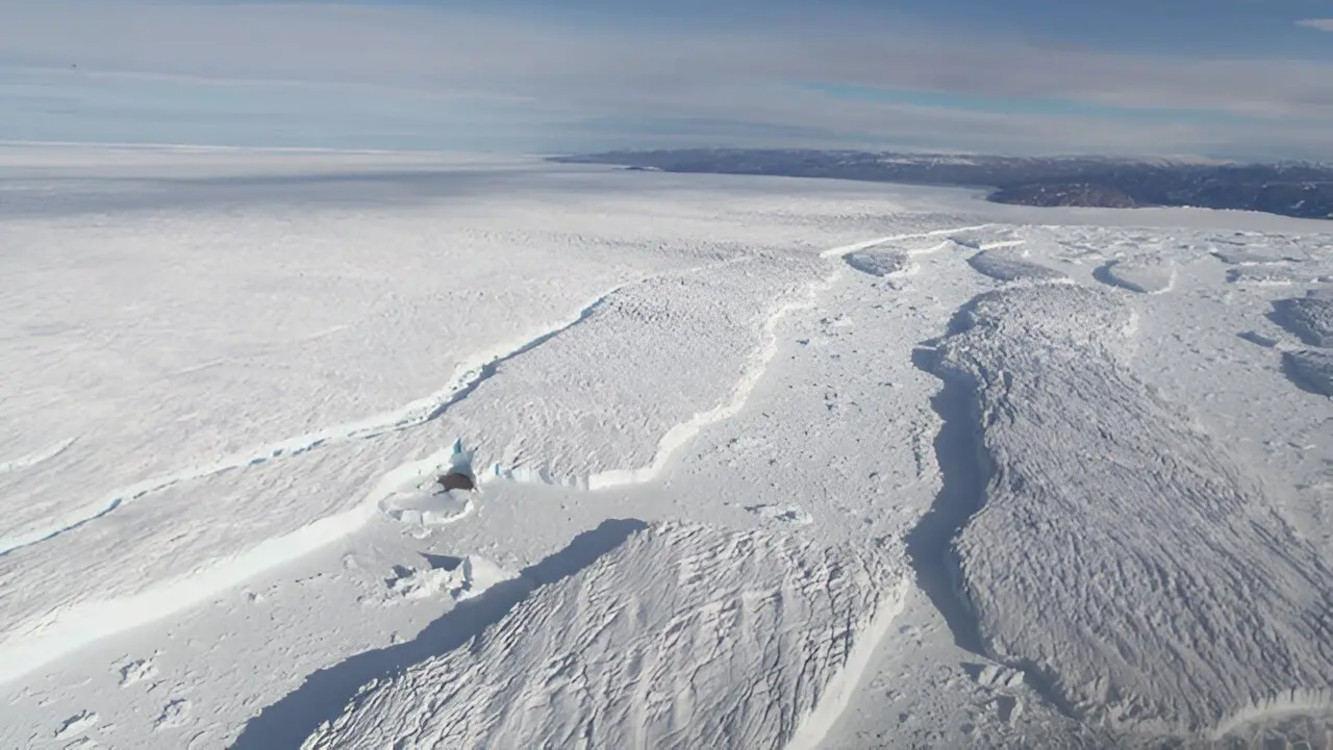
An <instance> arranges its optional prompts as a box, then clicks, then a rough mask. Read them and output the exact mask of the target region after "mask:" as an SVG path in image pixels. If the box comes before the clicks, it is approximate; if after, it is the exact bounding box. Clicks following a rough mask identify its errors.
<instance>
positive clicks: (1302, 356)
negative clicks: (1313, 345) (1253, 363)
mask: <svg viewBox="0 0 1333 750" xmlns="http://www.w3.org/2000/svg"><path fill="white" fill-rule="evenodd" d="M1282 364H1283V367H1284V368H1285V369H1286V371H1287V374H1288V376H1289V377H1290V378H1291V379H1292V381H1293V382H1295V383H1296V384H1297V385H1299V386H1301V387H1302V388H1305V389H1306V390H1309V391H1311V392H1314V393H1318V394H1321V395H1324V396H1333V351H1328V350H1319V349H1303V350H1299V351H1290V352H1283V353H1282Z"/></svg>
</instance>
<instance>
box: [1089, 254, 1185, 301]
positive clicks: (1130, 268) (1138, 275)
mask: <svg viewBox="0 0 1333 750" xmlns="http://www.w3.org/2000/svg"><path fill="white" fill-rule="evenodd" d="M1097 270H1098V271H1099V272H1100V273H1101V275H1100V276H1099V277H1098V278H1099V280H1101V281H1104V282H1105V283H1107V284H1111V285H1113V286H1118V287H1122V288H1124V289H1128V290H1130V291H1131V292H1139V293H1141V294H1161V293H1162V292H1169V291H1171V287H1172V286H1174V285H1175V283H1176V269H1175V267H1174V266H1172V265H1171V264H1170V263H1169V262H1167V261H1164V260H1163V259H1162V258H1161V257H1160V256H1149V257H1147V258H1134V259H1120V260H1113V261H1111V262H1110V263H1107V264H1106V265H1105V266H1102V267H1101V268H1099V269H1097Z"/></svg>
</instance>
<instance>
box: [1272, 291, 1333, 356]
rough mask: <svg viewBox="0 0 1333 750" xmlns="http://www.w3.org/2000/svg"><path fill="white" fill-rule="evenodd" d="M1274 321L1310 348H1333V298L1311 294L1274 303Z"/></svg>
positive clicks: (1315, 293)
mask: <svg viewBox="0 0 1333 750" xmlns="http://www.w3.org/2000/svg"><path fill="white" fill-rule="evenodd" d="M1273 319H1274V320H1275V321H1277V322H1278V323H1279V324H1280V325H1281V326H1282V327H1283V328H1286V329H1287V330H1288V331H1291V332H1292V333H1294V334H1296V335H1297V336H1299V337H1300V338H1301V340H1302V341H1304V342H1305V343H1307V344H1309V345H1310V346H1333V296H1329V295H1325V294H1319V293H1317V292H1311V293H1310V294H1307V295H1306V296H1304V297H1295V298H1292V299H1280V300H1278V301H1276V302H1274V303H1273Z"/></svg>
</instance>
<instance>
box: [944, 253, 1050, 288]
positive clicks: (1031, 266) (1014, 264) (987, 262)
mask: <svg viewBox="0 0 1333 750" xmlns="http://www.w3.org/2000/svg"><path fill="white" fill-rule="evenodd" d="M967 262H968V263H970V264H971V265H972V267H973V268H975V269H976V270H977V271H978V272H979V273H983V274H985V275H987V276H989V277H991V278H993V279H997V280H999V281H1017V280H1020V279H1022V280H1027V281H1059V280H1064V279H1066V278H1067V277H1066V276H1065V275H1064V274H1063V273H1060V272H1059V271H1057V270H1056V269H1054V268H1049V267H1047V266H1043V265H1041V264H1040V263H1033V262H1032V261H1029V260H1024V259H1023V258H1022V257H1021V256H1020V255H1019V254H1017V253H1015V252H1011V251H1005V250H983V251H981V252H979V253H977V254H976V255H973V256H972V257H971V258H968V259H967Z"/></svg>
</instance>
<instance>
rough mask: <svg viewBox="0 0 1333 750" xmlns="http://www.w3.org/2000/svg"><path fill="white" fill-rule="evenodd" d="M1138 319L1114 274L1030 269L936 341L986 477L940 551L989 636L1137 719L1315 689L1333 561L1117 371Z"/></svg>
mask: <svg viewBox="0 0 1333 750" xmlns="http://www.w3.org/2000/svg"><path fill="white" fill-rule="evenodd" d="M1132 322H1133V315H1132V313H1131V311H1130V309H1129V308H1128V307H1127V306H1126V305H1124V304H1123V302H1122V301H1120V300H1119V299H1118V298H1117V297H1116V295H1114V294H1113V293H1111V292H1109V291H1106V290H1102V289H1097V288H1085V287H1080V286H1074V285H1037V286H1030V287H1023V288H1015V289H1004V290H999V291H996V292H992V293H988V294H984V295H982V296H981V297H979V298H977V299H976V300H974V301H973V303H972V304H970V305H969V306H968V308H966V309H965V311H964V312H963V313H961V314H960V316H959V318H958V320H957V321H955V326H954V330H955V333H954V334H953V335H951V336H949V337H948V338H946V339H945V340H944V341H943V342H942V344H941V347H940V351H939V356H938V360H937V361H936V363H935V365H934V368H935V371H936V372H937V374H939V375H940V376H941V377H943V378H945V379H946V380H948V381H950V382H952V383H954V384H955V385H957V386H960V387H964V388H966V389H968V390H970V391H971V392H972V393H973V395H974V403H973V405H972V406H973V416H974V418H975V419H976V420H977V428H978V443H977V446H978V450H979V455H978V459H979V460H978V464H977V465H978V467H979V470H981V471H984V472H986V473H987V475H986V477H985V478H986V479H987V480H988V483H987V484H986V489H985V496H984V499H983V502H982V504H981V508H980V510H979V511H978V512H976V514H975V515H974V516H972V518H971V519H970V520H969V521H968V522H967V524H966V525H965V526H964V527H963V528H962V530H961V531H960V533H959V534H958V536H957V537H956V539H955V540H954V547H953V550H952V552H953V554H952V556H951V560H952V561H953V562H954V563H956V565H957V567H958V573H959V580H960V585H961V588H962V592H963V594H964V596H965V598H966V600H967V601H968V602H969V604H970V607H971V609H972V612H973V614H974V616H975V618H976V621H977V625H978V629H979V631H980V635H981V640H982V643H983V645H984V648H985V649H986V650H987V651H988V652H989V653H990V655H991V656H992V657H993V658H995V659H997V660H999V661H1001V662H1004V663H1007V664H1009V665H1012V666H1015V667H1020V668H1022V669H1024V670H1025V671H1026V672H1027V673H1028V676H1029V681H1030V682H1031V683H1032V684H1033V685H1034V686H1037V687H1038V688H1039V689H1041V690H1043V692H1045V693H1046V694H1047V696H1048V697H1049V698H1050V699H1051V700H1053V701H1054V702H1055V703H1056V704H1057V705H1059V706H1062V707H1064V709H1065V710H1066V711H1067V712H1069V713H1071V714H1075V715H1080V716H1083V717H1085V718H1088V719H1091V720H1094V721H1100V722H1105V723H1106V724H1107V725H1109V726H1110V727H1113V728H1115V729H1118V730H1123V731H1130V732H1143V733H1152V734H1158V733H1161V734H1169V735H1184V734H1190V733H1196V732H1208V731H1211V730H1213V729H1215V728H1216V727H1218V726H1219V725H1223V724H1224V723H1225V722H1227V721H1228V719H1229V717H1234V716H1236V715H1241V714H1245V712H1247V711H1250V710H1251V709H1252V708H1253V707H1255V706H1259V707H1262V706H1265V705H1279V704H1281V703H1282V701H1281V700H1280V698H1281V696H1284V695H1291V694H1293V691H1296V692H1297V693H1300V694H1302V695H1321V694H1326V693H1327V691H1329V690H1330V689H1331V688H1333V570H1330V568H1329V566H1328V565H1327V563H1326V562H1325V561H1323V560H1321V559H1319V557H1318V556H1317V554H1316V553H1315V552H1314V551H1313V550H1312V549H1311V547H1310V546H1309V545H1307V544H1306V543H1305V542H1303V540H1302V539H1301V538H1299V537H1298V536H1296V535H1295V534H1294V533H1293V532H1292V531H1291V529H1290V528H1289V527H1288V526H1287V525H1286V524H1285V523H1284V522H1283V521H1282V520H1281V519H1280V518H1279V517H1278V515H1277V514H1276V512H1275V510H1274V508H1273V507H1272V505H1271V504H1270V503H1269V501H1268V500H1267V498H1265V496H1264V495H1263V493H1262V492H1261V491H1260V490H1259V489H1258V488H1257V486H1256V485H1255V484H1254V483H1252V482H1250V481H1247V479H1246V477H1245V476H1243V475H1242V474H1241V472H1240V471H1238V469H1237V466H1236V464H1235V463H1234V462H1233V461H1232V460H1231V459H1230V458H1229V457H1228V455H1227V452H1226V451H1225V450H1224V449H1223V448H1222V446H1220V445H1218V444H1217V443H1216V442H1214V441H1213V440H1212V439H1210V438H1209V437H1208V436H1207V435H1206V434H1203V433H1201V432H1199V431H1198V430H1197V429H1196V428H1195V427H1194V426H1192V423H1191V421H1190V420H1189V419H1188V418H1187V417H1186V416H1184V415H1183V414H1182V413H1181V411H1180V410H1179V409H1178V408H1176V407H1175V406H1173V405H1171V404H1169V403H1167V402H1165V401H1164V400H1163V399H1162V398H1160V397H1159V396H1157V395H1156V394H1155V392H1154V391H1153V390H1152V389H1150V388H1149V387H1147V386H1146V385H1145V384H1144V383H1143V382H1141V381H1140V380H1138V379H1137V378H1136V377H1135V376H1134V375H1133V374H1132V373H1131V372H1130V371H1129V370H1128V369H1127V367H1126V366H1125V364H1124V362H1125V361H1126V359H1125V356H1124V353H1123V350H1124V348H1125V345H1126V344H1127V343H1128V339H1127V336H1126V332H1127V331H1129V330H1131V329H1132ZM1245 715H1248V714H1245Z"/></svg>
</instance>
